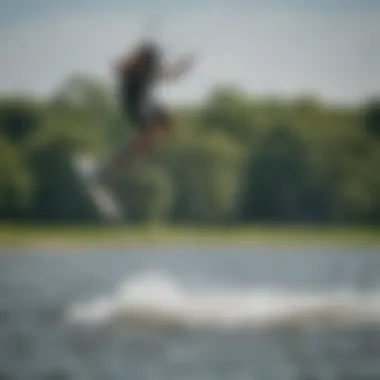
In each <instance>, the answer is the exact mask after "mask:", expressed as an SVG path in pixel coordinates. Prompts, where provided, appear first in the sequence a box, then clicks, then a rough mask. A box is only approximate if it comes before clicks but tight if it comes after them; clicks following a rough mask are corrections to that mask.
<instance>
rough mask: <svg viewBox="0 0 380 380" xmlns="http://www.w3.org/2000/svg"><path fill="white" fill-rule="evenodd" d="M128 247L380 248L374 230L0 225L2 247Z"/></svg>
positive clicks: (377, 236)
mask: <svg viewBox="0 0 380 380" xmlns="http://www.w3.org/2000/svg"><path fill="white" fill-rule="evenodd" d="M129 244H133V245H135V244H161V245H165V244H181V245H187V244H211V245H255V244H258V245H259V244H265V245H278V244H345V245H347V244H348V245H349V244H360V245H378V246H379V247H380V229H374V228H341V227H334V228H309V227H308V228H306V227H294V228H289V227H286V228H283V227H260V226H252V227H243V228H180V227H154V228H153V227H150V228H142V227H140V228H137V227H84V226H70V227H51V226H44V227H41V226H38V227H37V226H7V225H3V226H1V225H0V246H1V247H15V246H24V247H35V246H43V245H51V246H58V247H59V246H66V245H71V246H80V247H82V246H83V247H86V246H89V247H91V246H94V247H95V246H99V245H107V246H122V245H129Z"/></svg>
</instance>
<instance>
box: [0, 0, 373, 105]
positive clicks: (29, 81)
mask: <svg viewBox="0 0 380 380" xmlns="http://www.w3.org/2000/svg"><path fill="white" fill-rule="evenodd" d="M152 18H155V19H158V20H159V21H160V23H161V28H160V29H159V35H158V38H159V40H162V41H163V43H164V47H166V48H167V50H168V53H169V55H175V54H180V53H183V52H186V51H188V50H190V51H193V50H195V51H197V52H199V54H200V61H199V65H198V66H197V68H196V70H195V71H194V72H193V73H192V74H191V75H189V76H188V77H187V78H186V80H184V81H183V82H181V83H179V84H178V85H176V86H171V87H169V86H165V88H163V89H162V90H161V91H162V92H163V94H164V96H166V97H167V98H168V99H171V100H173V101H175V100H179V101H184V100H197V99H199V98H200V97H202V96H203V95H205V94H206V93H207V92H208V91H209V89H210V88H212V87H213V86H214V85H215V84H223V83H233V84H235V85H238V86H241V87H243V88H244V89H246V90H247V91H250V92H252V93H256V94H279V95H290V96H295V95H299V94H304V93H311V94H315V95H319V96H323V97H324V98H327V99H330V100H332V101H336V102H356V101H360V100H362V99H363V98H365V97H368V96H371V95H372V94H375V93H377V92H378V91H379V89H380V70H379V68H380V22H379V20H380V0H266V1H264V0H261V1H259V0H183V1H180V0H177V1H175V0H164V1H160V0H135V1H132V0H6V1H5V0H0V51H1V60H0V92H13V91H17V92H19V91H23V92H25V91H26V92H33V93H39V94H45V93H47V92H50V91H52V90H54V88H55V87H56V86H57V85H59V83H60V82H61V81H62V80H63V79H64V78H65V77H67V76H68V75H70V74H72V73H75V72H88V73H91V74H95V75H98V76H100V77H101V78H103V79H105V80H107V81H110V82H112V72H111V66H110V65H111V63H112V60H113V59H114V58H115V57H117V56H118V55H119V54H120V53H122V52H123V50H125V49H126V48H128V46H130V45H131V44H133V42H134V41H135V40H136V38H138V37H139V36H140V35H141V33H142V31H143V30H144V25H146V23H147V22H148V21H149V20H150V19H152Z"/></svg>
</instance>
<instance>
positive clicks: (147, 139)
mask: <svg viewBox="0 0 380 380" xmlns="http://www.w3.org/2000/svg"><path fill="white" fill-rule="evenodd" d="M193 63H194V59H193V57H192V56H185V57H183V58H182V59H180V60H178V61H177V62H176V63H175V64H173V65H172V66H171V67H168V66H165V65H164V64H163V56H162V52H161V50H160V48H159V47H158V46H157V45H156V44H154V43H152V42H143V43H141V44H140V45H139V46H137V47H136V48H135V49H134V51H132V53H130V54H128V55H127V56H126V57H123V58H122V59H121V60H120V61H119V62H118V64H117V65H116V76H117V81H118V83H119V97H120V105H121V109H122V111H123V114H124V116H126V117H127V119H129V121H130V124H131V125H132V126H133V127H134V128H135V129H136V131H137V137H136V138H135V140H134V142H133V143H132V146H127V147H124V148H122V149H121V150H120V151H119V152H118V153H117V154H116V155H115V156H113V157H112V158H111V160H110V161H109V162H108V163H107V165H106V166H105V167H103V168H102V170H101V171H100V173H99V175H98V178H97V185H96V188H93V189H92V195H93V197H94V199H95V200H96V203H97V204H98V206H99V207H100V208H101V209H103V213H108V214H113V215H114V216H116V214H119V212H118V211H117V209H118V208H117V207H116V204H115V202H113V201H112V197H110V195H109V194H108V192H107V191H106V189H107V188H108V187H109V186H110V185H111V183H112V181H113V180H114V178H115V176H116V175H117V174H118V173H119V172H120V170H122V169H123V168H126V167H127V165H129V164H130V163H131V162H132V160H133V158H135V157H136V156H138V155H142V154H148V153H149V152H151V151H152V150H153V149H154V148H155V147H156V145H157V143H158V142H159V141H160V140H161V139H162V138H163V137H165V136H166V135H167V134H168V133H170V131H171V130H172V129H173V127H174V121H173V119H172V117H171V116H170V114H169V113H168V112H167V111H166V110H165V109H164V108H163V107H162V106H160V105H158V104H157V103H156V102H154V100H153V99H152V91H153V88H154V85H155V84H156V83H157V82H158V81H160V80H176V79H178V78H179V77H180V76H181V75H182V74H184V73H185V72H186V71H188V70H189V69H190V67H191V66H192V64H193ZM105 209H108V210H109V211H107V212H105ZM110 210H112V211H110Z"/></svg>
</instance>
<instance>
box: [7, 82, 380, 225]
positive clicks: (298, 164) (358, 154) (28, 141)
mask: <svg viewBox="0 0 380 380" xmlns="http://www.w3.org/2000/svg"><path fill="white" fill-rule="evenodd" d="M175 115H176V117H177V118H178V129H177V131H176V133H175V135H173V136H171V137H170V138H169V140H168V141H167V142H166V143H165V144H163V145H162V146H161V147H160V148H159V149H158V150H157V151H156V152H155V153H154V155H153V156H151V157H150V158H149V159H145V160H139V161H136V163H135V165H134V166H133V167H132V168H131V170H129V171H125V172H123V173H121V176H120V178H119V180H118V182H117V184H116V186H115V189H114V190H115V191H116V192H117V194H118V196H119V199H120V200H121V201H122V203H123V205H124V206H125V208H126V211H127V212H128V216H129V223H149V222H162V223H175V224H181V223H182V224H185V223H186V224H205V225H206V224H209V225H221V224H223V225H228V224H230V225H234V224H241V223H268V224H270V223H320V224H327V223H331V224H348V223H351V224H379V223H380V141H379V139H378V137H379V136H380V103H379V102H376V101H373V102H368V104H366V105H364V106H359V105H358V106H357V107H356V108H354V107H352V108H349V107H338V106H333V105H329V104H325V103H322V102H320V101H318V100H315V99H312V98H306V97H305V98H300V99H295V100H294V99H293V100H286V99H285V100H283V99H274V98H272V99H260V98H255V97H252V96H249V95H247V94H244V93H243V92H240V91H238V90H236V89H233V88H216V89H215V91H214V92H213V93H212V94H210V95H209V97H208V98H207V99H206V100H205V101H204V102H203V104H202V105H200V106H199V105H197V106H195V105H194V106H192V107H191V106H186V107H177V109H176V110H175ZM126 126H127V124H126V122H125V121H123V120H122V118H121V116H120V112H119V110H118V107H117V103H116V100H115V97H114V95H113V93H112V92H111V90H110V89H109V88H107V87H106V86H104V85H103V84H102V83H100V82H99V81H98V80H96V79H94V78H88V77H85V76H76V77H73V78H69V79H68V80H66V81H65V82H64V83H63V85H62V86H60V88H58V89H57V91H56V92H55V93H54V94H52V95H51V96H50V97H49V98H48V99H42V98H41V99H35V98H25V97H24V98H23V97H10V96H3V97H2V98H0V219H1V220H3V221H16V222H17V221H19V222H23V223H26V222H40V223H67V222H83V223H85V222H86V223H87V222H88V223H93V222H96V221H97V220H98V216H97V214H96V212H95V210H94V209H93V206H92V204H91V202H89V200H88V199H87V197H86V196H85V194H84V193H83V190H82V188H81V186H80V183H79V181H78V179H77V176H76V175H75V172H74V171H73V169H72V165H73V163H72V162H73V160H72V158H73V156H74V155H76V154H81V153H86V154H89V155H93V156H94V157H96V158H97V159H98V160H99V161H100V162H101V161H102V160H103V159H106V158H107V157H108V155H109V154H111V153H112V152H113V151H114V150H115V149H117V147H118V146H119V145H120V144H123V143H124V142H125V141H127V142H128V141H131V139H132V138H133V133H134V132H133V130H132V129H130V128H126Z"/></svg>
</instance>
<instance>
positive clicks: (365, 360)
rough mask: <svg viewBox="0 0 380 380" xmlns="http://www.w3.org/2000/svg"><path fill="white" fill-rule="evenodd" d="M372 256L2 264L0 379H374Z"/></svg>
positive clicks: (55, 255) (378, 333)
mask: <svg viewBox="0 0 380 380" xmlns="http://www.w3.org/2000/svg"><path fill="white" fill-rule="evenodd" d="M378 252H379V248H376V247H373V248H368V247H367V248H360V247H340V248H337V247H327V246H326V247H322V248H321V247H315V248H312V247H296V248H295V247H288V248H287V249H285V248H284V249H279V248H268V247H255V248H251V249H249V248H233V247H229V248H228V247H227V248H223V249H221V248H216V247H215V248H207V247H176V248H174V247H171V248H168V249H166V248H162V247H157V248H125V249H105V248H99V249H91V250H90V249H88V250H87V251H85V252H84V251H81V250H79V249H78V250H77V251H75V250H72V251H70V252H64V251H63V250H61V251H54V252H48V250H45V251H37V250H34V251H33V252H30V251H28V252H10V251H9V252H5V251H4V250H3V252H2V254H1V255H0V379H1V380H3V379H14V380H18V379H28V380H30V379H61V380H64V379H78V380H79V379H80V380H85V379H99V380H102V379H104V380H106V379H107V380H113V379H131V380H138V379H142V380H145V379H146V380H148V379H152V380H153V379H154V380H190V379H191V380H192V379H197V380H198V379H199V380H200V379H204V380H217V379H218V380H220V379H231V380H232V379H233V380H243V379H247V380H248V379H258V380H288V379H289V380H296V379H305V380H306V379H318V380H319V379H334V380H335V379H342V380H343V379H345V380H347V379H361V380H367V379H371V380H375V379H376V380H378V379H380V360H379V358H380V255H376V253H378Z"/></svg>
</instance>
